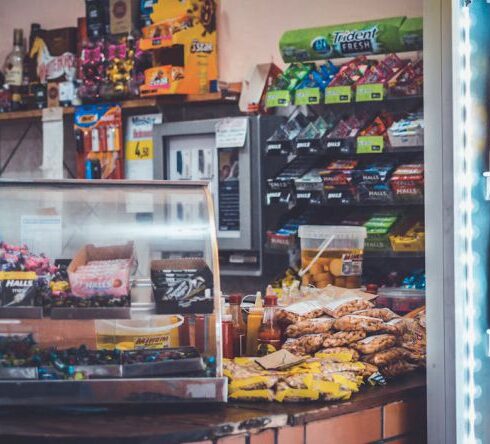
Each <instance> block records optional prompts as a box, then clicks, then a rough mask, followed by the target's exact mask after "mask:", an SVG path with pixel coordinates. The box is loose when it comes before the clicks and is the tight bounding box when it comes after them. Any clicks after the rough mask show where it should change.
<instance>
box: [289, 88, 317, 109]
mask: <svg viewBox="0 0 490 444" xmlns="http://www.w3.org/2000/svg"><path fill="white" fill-rule="evenodd" d="M319 103H320V88H303V89H298V90H297V91H296V93H295V95H294V104H295V105H318V104H319Z"/></svg>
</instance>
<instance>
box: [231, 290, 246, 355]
mask: <svg viewBox="0 0 490 444" xmlns="http://www.w3.org/2000/svg"><path fill="white" fill-rule="evenodd" d="M228 302H229V303H230V312H231V317H232V319H233V354H234V355H235V357H239V356H245V347H246V345H247V343H246V338H247V326H246V325H245V322H244V321H243V315H242V307H241V303H242V295H241V294H231V295H230V297H229V298H228Z"/></svg>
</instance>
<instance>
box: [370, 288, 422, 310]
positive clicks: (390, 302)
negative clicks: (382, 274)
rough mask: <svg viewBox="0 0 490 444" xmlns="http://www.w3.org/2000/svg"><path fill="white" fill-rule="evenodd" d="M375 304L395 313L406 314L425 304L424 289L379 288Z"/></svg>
mask: <svg viewBox="0 0 490 444" xmlns="http://www.w3.org/2000/svg"><path fill="white" fill-rule="evenodd" d="M376 305H377V306H378V307H387V308H390V309H391V310H393V311H394V312H395V313H399V314H406V313H409V312H411V311H412V310H415V309H416V308H419V307H421V306H422V305H425V290H415V289H412V288H380V289H379V290H378V297H377V298H376Z"/></svg>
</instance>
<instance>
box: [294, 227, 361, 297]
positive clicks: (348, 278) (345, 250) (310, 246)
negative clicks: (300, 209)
mask: <svg viewBox="0 0 490 444" xmlns="http://www.w3.org/2000/svg"><path fill="white" fill-rule="evenodd" d="M298 235H299V237H300V239H301V267H302V269H301V271H300V275H301V276H302V283H303V285H307V286H309V285H311V286H314V287H317V288H324V287H326V286H327V285H330V284H332V285H336V286H337V287H345V288H359V287H360V286H361V275H362V260H363V253H364V241H365V239H366V237H367V231H366V228H365V227H355V226H332V225H301V226H300V227H299V231H298Z"/></svg>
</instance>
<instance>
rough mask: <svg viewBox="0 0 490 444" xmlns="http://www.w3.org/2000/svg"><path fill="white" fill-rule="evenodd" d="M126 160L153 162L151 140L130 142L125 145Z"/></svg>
mask: <svg viewBox="0 0 490 444" xmlns="http://www.w3.org/2000/svg"><path fill="white" fill-rule="evenodd" d="M126 159H127V160H153V140H152V139H146V140H130V141H128V142H127V143H126Z"/></svg>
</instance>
